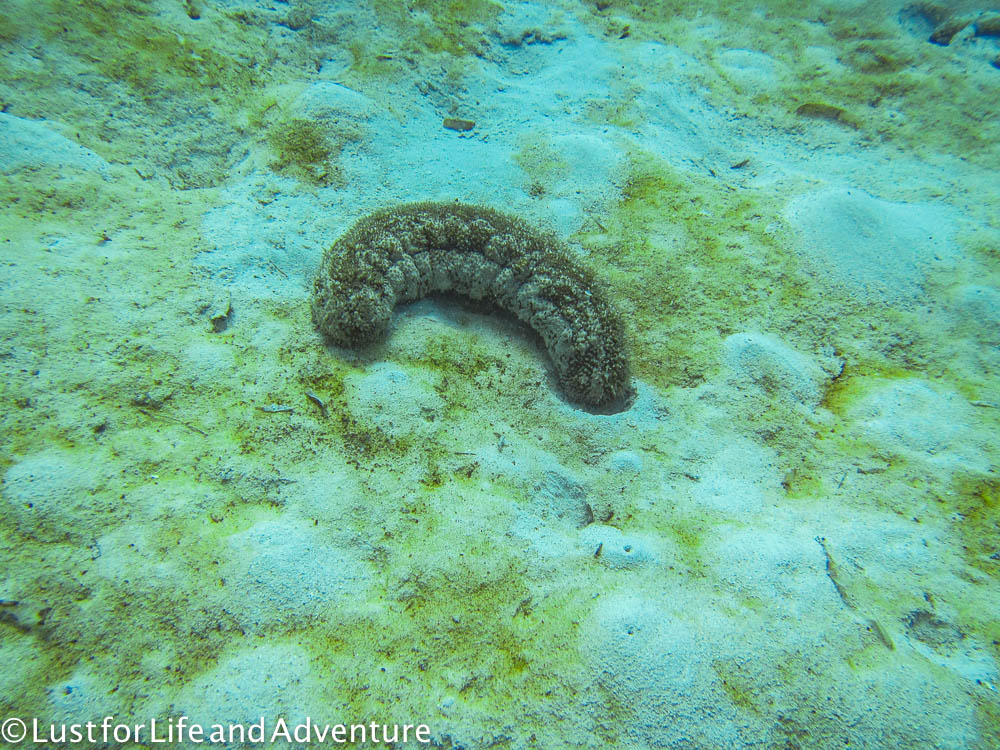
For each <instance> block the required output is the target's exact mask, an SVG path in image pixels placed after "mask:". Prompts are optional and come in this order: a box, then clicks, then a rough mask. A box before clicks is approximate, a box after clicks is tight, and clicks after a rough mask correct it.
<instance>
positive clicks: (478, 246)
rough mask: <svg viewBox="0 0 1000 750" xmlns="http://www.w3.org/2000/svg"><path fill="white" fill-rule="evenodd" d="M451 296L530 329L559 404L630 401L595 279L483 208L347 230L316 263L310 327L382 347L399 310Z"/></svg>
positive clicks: (365, 221)
mask: <svg viewBox="0 0 1000 750" xmlns="http://www.w3.org/2000/svg"><path fill="white" fill-rule="evenodd" d="M433 293H454V294H459V295H462V296H465V297H469V298H471V299H473V300H482V301H485V302H487V303H490V304H493V305H496V306H497V307H499V308H501V309H504V310H506V311H508V312H510V313H511V314H513V315H514V316H515V317H517V318H518V319H520V320H521V321H523V322H524V323H526V324H527V325H528V326H530V327H531V328H532V329H534V330H535V331H536V332H537V333H538V335H539V336H540V337H541V339H542V341H543V342H544V344H545V348H546V350H547V351H548V353H549V357H550V358H551V360H552V363H553V365H554V366H555V371H556V376H557V379H558V381H559V384H560V386H561V387H562V389H563V392H564V393H565V394H566V396H567V397H568V398H569V399H570V400H571V401H573V402H576V403H579V404H582V405H586V406H591V407H609V406H612V405H615V404H618V403H619V402H620V401H621V400H622V399H623V398H624V397H625V396H626V395H628V393H629V392H630V386H629V382H630V378H629V367H628V357H627V352H626V336H625V328H624V325H623V323H622V319H621V316H620V314H619V312H618V311H617V310H616V308H615V306H614V305H613V304H612V303H611V300H610V299H609V297H608V295H607V293H606V292H605V291H604V290H603V288H602V287H601V285H600V284H599V283H598V282H597V280H596V278H595V277H594V274H593V273H592V272H591V271H590V270H589V269H587V268H585V267H583V266H581V265H580V264H579V263H577V262H575V261H574V260H573V259H572V258H571V257H570V255H569V252H568V250H567V249H566V248H565V246H564V245H563V244H562V243H561V242H560V241H559V240H558V239H556V237H554V236H553V235H550V234H545V233H542V232H539V231H537V230H535V229H533V228H532V227H530V226H529V225H528V224H526V223H525V222H524V221H522V220H521V219H518V218H517V217H514V216H509V215H506V214H502V213H500V212H498V211H494V210H493V209H490V208H486V207H482V206H471V205H465V204H460V203H410V204H406V205H402V206H396V207H393V208H386V209H382V210H379V211H376V212H375V213H373V214H371V215H369V216H366V217H364V218H362V219H361V220H359V221H358V222H357V223H356V224H354V226H352V227H351V228H350V229H349V230H348V231H347V232H346V233H345V234H344V235H343V236H342V237H340V239H338V240H337V241H336V242H335V243H334V244H333V245H332V246H331V247H330V248H329V249H328V250H327V251H326V253H325V254H324V256H323V260H322V262H321V264H320V269H319V272H318V273H317V275H316V279H315V282H314V284H313V298H312V319H313V322H314V323H315V324H316V326H317V327H318V328H319V330H320V331H322V332H323V333H324V334H326V335H327V336H328V337H329V338H330V339H331V340H332V341H333V342H334V343H335V344H337V345H339V346H344V347H351V348H356V347H361V346H364V345H366V344H369V343H372V342H374V341H376V340H378V339H379V338H381V337H382V336H383V335H384V333H385V331H386V329H387V328H388V325H389V319H390V317H391V315H392V310H393V308H394V307H395V306H396V304H397V303H401V302H410V301H414V300H418V299H421V298H423V297H425V296H427V295H429V294H433Z"/></svg>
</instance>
